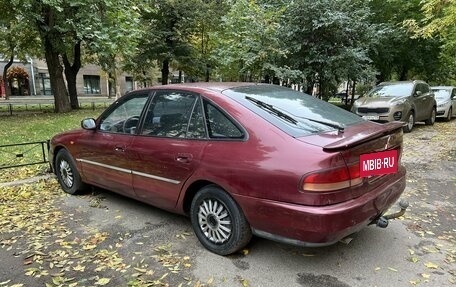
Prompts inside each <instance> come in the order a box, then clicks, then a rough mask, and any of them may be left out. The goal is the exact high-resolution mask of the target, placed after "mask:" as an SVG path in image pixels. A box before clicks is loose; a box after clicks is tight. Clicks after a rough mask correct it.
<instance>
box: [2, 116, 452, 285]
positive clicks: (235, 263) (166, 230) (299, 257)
mask: <svg viewBox="0 0 456 287" xmlns="http://www.w3.org/2000/svg"><path fill="white" fill-rule="evenodd" d="M404 143H405V148H404V152H403V156H402V162H403V164H405V165H406V167H407V170H408V179H407V188H406V191H405V192H404V196H403V197H404V198H405V199H407V200H408V201H409V202H410V209H409V211H408V212H407V213H406V216H405V217H404V218H402V219H399V220H393V221H391V222H390V224H389V226H388V227H387V228H386V229H380V228H378V227H374V226H369V227H367V228H365V229H364V230H362V231H361V232H359V233H358V234H356V235H354V236H353V237H352V240H351V241H350V242H348V241H347V242H345V243H342V242H341V243H338V244H335V245H333V246H329V247H324V248H298V247H293V246H289V245H284V244H279V243H275V242H272V241H269V240H265V239H261V238H254V239H253V240H252V242H251V243H250V244H249V245H248V246H247V248H246V249H245V250H244V251H243V252H240V253H239V254H235V255H231V256H226V257H222V256H218V255H215V254H212V253H210V252H208V251H207V250H205V249H204V248H203V247H202V246H201V245H200V244H199V242H198V241H197V239H196V237H195V236H194V235H193V232H192V229H191V224H190V221H189V219H187V218H185V217H182V216H178V215H174V214H170V213H168V212H165V211H162V210H159V209H156V208H154V207H150V206H147V205H144V204H142V203H139V202H137V201H134V200H130V199H127V198H124V197H121V196H118V195H115V194H112V193H109V192H106V191H103V190H99V189H95V190H93V192H92V194H88V195H84V196H66V195H65V196H62V197H59V198H57V199H55V203H54V206H55V207H56V208H58V210H60V211H61V212H62V216H61V218H59V221H57V223H56V226H59V227H61V228H60V229H59V231H58V232H57V231H56V232H55V233H54V234H51V235H49V237H47V238H48V240H54V242H50V243H49V245H48V247H46V248H43V249H42V250H43V253H45V255H43V257H42V258H41V259H40V258H38V259H36V257H33V258H35V262H30V261H27V260H28V258H29V257H27V256H28V255H27V253H26V252H24V249H26V247H27V246H28V250H29V251H30V249H31V248H30V245H31V244H32V243H31V241H30V239H27V237H26V236H24V237H21V238H20V240H18V241H17V242H16V243H15V244H12V245H4V246H3V248H0V258H1V261H0V286H15V285H14V284H23V285H22V286H45V284H46V283H48V284H50V285H49V286H59V285H60V286H290V287H291V286H296V287H355V286H363V287H364V286H378V287H380V286H382V287H383V286H384V287H389V286H396V287H402V286H404V287H405V286H432V287H433V286H442V287H444V286H455V285H456V264H455V260H456V247H455V246H456V245H455V242H456V224H455V222H456V215H455V213H456V208H455V203H456V120H455V119H454V120H453V121H451V122H449V123H444V122H437V123H436V124H435V125H434V126H425V125H422V124H418V125H417V126H416V128H415V129H414V130H413V131H412V133H410V134H405V135H404ZM394 211H395V210H394ZM272 216H273V215H272ZM62 230H63V231H62ZM64 232H66V233H65V234H67V235H65V236H63V235H62V236H63V237H62V236H61V235H59V234H63V233H64ZM8 236H10V237H11V234H5V233H0V242H1V241H2V240H5V238H7V237H8ZM88 237H90V240H88V241H84V240H86V239H85V238H88ZM59 238H60V239H61V238H65V240H66V241H67V242H70V243H68V244H70V247H71V248H68V244H63V243H62V240H60V239H59ZM81 241H84V242H91V243H93V245H84V248H82V249H81V250H77V251H76V250H75V248H76V247H77V246H78V245H77V244H78V243H79V242H81ZM40 242H41V241H40ZM65 245H67V246H66V249H61V247H62V246H63V247H65ZM93 246H95V247H93ZM91 248H92V249H91ZM62 250H66V253H65V252H64V253H62ZM54 251H55V252H60V253H59V255H58V256H60V257H56V255H55V253H53V252H54ZM84 251H87V252H88V251H94V252H92V253H91V255H90V256H82V255H81V254H83V252H84ZM95 251H96V252H95ZM65 255H67V256H66V257H65ZM35 256H36V254H35ZM51 257H52V260H50V259H49V258H51ZM56 258H58V260H57V259H56ZM43 262H44V263H43ZM59 262H60V263H61V265H62V267H60V266H58V265H57V264H58V263H59ZM51 264H52V265H51ZM65 266H66V267H65ZM78 266H79V267H78ZM84 266H85V267H86V268H85V269H84V270H82V271H81V268H82V267H84ZM30 267H35V268H37V269H40V270H41V271H40V272H42V270H45V269H50V270H51V271H50V274H44V275H42V276H39V277H37V276H36V275H37V274H38V271H36V272H35V273H32V274H30V269H29V268H30ZM50 267H52V268H50ZM57 267H59V268H60V269H58V268H57ZM27 271H29V275H25V273H27ZM63 274H64V275H65V276H63ZM62 277H64V278H67V279H68V281H64V280H61V279H60V278H62ZM56 278H58V280H56ZM59 280H60V281H59ZM4 282H7V283H4ZM2 283H4V285H2ZM71 283H73V284H76V285H71ZM18 286H20V285H18Z"/></svg>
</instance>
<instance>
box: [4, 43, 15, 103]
mask: <svg viewBox="0 0 456 287" xmlns="http://www.w3.org/2000/svg"><path fill="white" fill-rule="evenodd" d="M13 61H14V49H13V50H12V51H11V57H10V59H9V61H8V63H7V64H6V65H5V67H4V68H3V85H4V86H5V99H6V100H9V98H10V97H11V87H10V85H9V81H8V75H7V73H8V69H9V68H10V67H11V65H13Z"/></svg>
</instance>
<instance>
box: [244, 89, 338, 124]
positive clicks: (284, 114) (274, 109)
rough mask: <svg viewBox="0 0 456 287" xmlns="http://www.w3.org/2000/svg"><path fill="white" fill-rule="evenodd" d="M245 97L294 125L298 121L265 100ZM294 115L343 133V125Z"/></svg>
mask: <svg viewBox="0 0 456 287" xmlns="http://www.w3.org/2000/svg"><path fill="white" fill-rule="evenodd" d="M245 98H246V99H247V100H249V101H251V102H253V103H255V104H256V105H257V106H259V107H261V108H264V109H266V110H268V111H269V112H271V113H273V114H275V115H276V116H278V117H280V118H282V119H285V120H287V121H289V122H291V123H293V124H295V125H296V124H297V123H298V121H297V120H296V119H295V118H293V117H292V116H289V115H287V114H286V113H284V112H282V111H281V110H279V109H277V108H275V107H274V106H273V105H270V104H267V103H265V102H262V101H260V100H257V99H254V98H252V97H249V96H246V97H245ZM295 117H297V118H300V119H304V120H308V121H311V122H314V123H319V124H322V125H325V126H328V127H331V128H334V129H337V130H338V131H339V132H341V133H343V132H344V129H345V127H344V126H342V125H339V124H336V123H329V122H325V121H320V120H315V119H311V118H306V117H300V116H295Z"/></svg>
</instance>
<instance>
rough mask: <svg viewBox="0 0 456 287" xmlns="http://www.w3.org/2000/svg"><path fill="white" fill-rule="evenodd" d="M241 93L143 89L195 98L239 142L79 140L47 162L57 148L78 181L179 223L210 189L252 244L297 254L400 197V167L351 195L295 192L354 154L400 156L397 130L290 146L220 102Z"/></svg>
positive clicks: (355, 129) (371, 127)
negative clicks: (203, 186)
mask: <svg viewBox="0 0 456 287" xmlns="http://www.w3.org/2000/svg"><path fill="white" fill-rule="evenodd" d="M242 85H246V84H245V83H235V84H232V83H215V84H214V83H212V84H195V85H169V86H161V87H156V88H155V87H154V88H153V89H156V90H159V89H179V90H186V91H191V92H194V93H197V94H200V95H201V96H203V97H204V98H205V99H207V100H208V101H210V102H212V103H214V104H215V105H217V106H218V107H221V108H222V109H223V110H224V111H225V112H226V113H227V114H229V115H230V116H231V117H232V118H233V119H234V120H235V121H236V122H237V123H238V124H239V125H240V126H242V128H243V129H244V130H245V133H246V137H245V139H242V140H212V139H201V140H197V139H185V138H157V137H147V136H140V135H125V134H122V135H119V134H110V133H102V132H98V131H92V130H79V131H74V132H69V133H64V134H61V135H58V136H56V137H54V138H53V139H52V141H51V155H52V154H55V150H56V149H60V148H65V149H67V150H68V151H69V152H70V154H71V155H72V156H73V157H74V158H75V160H76V161H77V164H78V165H77V166H78V170H79V172H80V173H81V175H82V178H83V181H85V182H87V183H90V184H93V185H97V186H101V187H103V188H107V189H110V190H113V191H115V192H118V193H121V194H123V195H126V196H129V197H133V198H136V199H138V200H141V201H144V202H147V203H149V204H152V205H154V206H157V207H159V208H163V209H166V210H170V211H173V212H176V213H181V214H186V213H187V212H188V210H187V209H186V200H187V199H188V197H187V196H186V193H187V191H188V190H189V188H190V187H191V186H192V185H193V184H194V183H195V182H208V183H214V184H216V185H218V186H220V187H221V188H222V189H224V190H225V191H226V192H228V193H229V194H230V195H231V196H232V197H233V198H234V199H235V201H236V202H237V204H238V205H239V206H240V207H241V209H242V210H243V212H244V214H245V216H246V218H247V221H248V222H249V224H250V226H251V228H252V230H253V231H254V232H255V233H256V234H257V235H260V236H264V237H268V238H271V239H275V240H281V241H286V242H291V243H299V244H310V245H313V244H315V245H319V244H329V243H333V242H335V241H337V240H340V239H341V238H343V237H345V236H347V235H349V234H351V233H353V232H356V231H358V230H359V229H360V228H362V227H364V226H366V225H367V224H369V223H370V222H372V221H373V220H374V219H376V218H378V217H379V216H380V215H382V214H383V213H384V212H385V211H386V210H387V209H388V208H389V207H390V206H391V205H392V204H393V203H394V202H395V201H396V200H397V199H398V198H399V196H400V194H401V193H402V192H403V190H404V188H405V169H404V168H403V167H400V168H399V172H398V173H396V174H390V175H384V176H376V177H372V178H365V179H363V180H362V182H361V184H359V185H357V186H354V187H350V188H345V189H341V190H337V191H331V192H306V191H303V190H302V187H301V184H302V180H303V178H304V177H305V176H306V175H308V174H311V173H312V172H318V171H321V170H325V169H331V168H339V167H346V166H347V165H349V164H356V163H357V161H358V160H359V156H360V155H361V154H364V153H370V152H375V151H381V150H386V149H397V150H398V151H399V153H400V152H401V151H402V129H401V127H402V126H401V125H396V124H391V125H381V124H377V123H373V122H368V121H365V122H362V123H360V124H357V125H354V126H351V127H347V128H346V129H345V130H344V131H343V132H339V131H332V132H325V133H319V134H314V135H309V136H304V137H299V138H294V137H292V136H290V135H288V134H287V133H285V132H284V131H282V130H281V129H280V128H278V127H276V126H274V125H272V124H270V123H269V122H267V121H265V120H264V119H263V118H262V117H260V116H259V115H257V114H255V113H254V112H252V111H250V110H249V109H248V108H246V107H245V106H243V105H241V104H240V103H238V102H236V101H233V100H232V99H230V98H228V97H226V96H224V95H223V94H221V93H220V91H221V90H223V89H226V88H231V87H233V86H242ZM88 161H93V162H97V163H98V162H102V163H104V164H107V165H110V166H114V167H116V168H118V169H119V170H113V169H112V168H111V169H104V168H103V166H100V165H93V164H87V162H88ZM122 170H130V171H131V172H130V173H128V172H122ZM105 179H109V180H106V181H105ZM163 179H165V180H163Z"/></svg>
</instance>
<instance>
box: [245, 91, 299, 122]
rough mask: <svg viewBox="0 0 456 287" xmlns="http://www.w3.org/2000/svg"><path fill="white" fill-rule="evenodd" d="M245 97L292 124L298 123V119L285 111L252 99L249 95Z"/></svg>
mask: <svg viewBox="0 0 456 287" xmlns="http://www.w3.org/2000/svg"><path fill="white" fill-rule="evenodd" d="M245 98H246V99H247V100H249V101H251V102H252V103H254V104H255V105H257V106H258V107H260V108H263V109H264V110H267V111H268V112H270V113H272V114H274V115H276V116H278V117H279V118H281V119H284V120H286V121H288V122H290V123H292V124H294V125H296V124H297V123H298V121H297V120H296V119H294V118H293V117H291V116H289V115H287V114H286V113H284V112H282V111H280V110H278V109H276V108H274V106H273V105H270V104H266V103H265V102H262V101H260V100H257V99H254V98H252V97H249V96H246V97H245Z"/></svg>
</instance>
